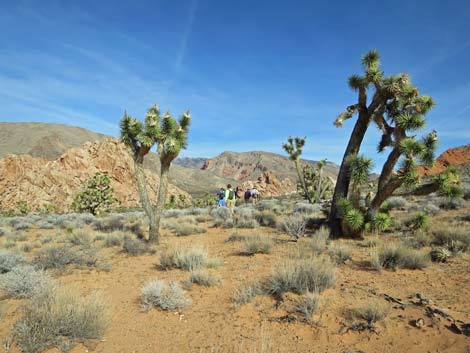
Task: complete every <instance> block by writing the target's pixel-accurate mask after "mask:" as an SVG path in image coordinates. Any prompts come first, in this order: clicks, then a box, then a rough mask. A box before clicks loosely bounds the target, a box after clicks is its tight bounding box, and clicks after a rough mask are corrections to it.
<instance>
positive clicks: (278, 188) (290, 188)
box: [239, 172, 295, 198]
mask: <svg viewBox="0 0 470 353" xmlns="http://www.w3.org/2000/svg"><path fill="white" fill-rule="evenodd" d="M253 187H256V188H257V189H258V191H259V193H260V195H261V197H262V198H264V197H274V196H283V195H289V194H292V193H293V192H295V185H293V183H292V181H291V180H290V179H288V178H285V179H284V180H282V181H280V180H279V179H278V178H277V177H276V176H275V175H274V173H272V172H264V173H263V174H262V175H261V176H260V177H259V178H258V180H257V181H245V182H244V183H242V184H241V185H240V186H239V188H240V189H241V190H242V193H244V192H245V191H246V190H247V189H251V188H253Z"/></svg>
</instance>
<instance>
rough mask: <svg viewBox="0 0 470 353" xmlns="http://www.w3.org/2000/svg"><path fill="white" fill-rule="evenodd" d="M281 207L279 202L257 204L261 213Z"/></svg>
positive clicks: (268, 201) (272, 200)
mask: <svg viewBox="0 0 470 353" xmlns="http://www.w3.org/2000/svg"><path fill="white" fill-rule="evenodd" d="M278 206H279V203H278V200H275V199H271V200H261V201H259V202H258V203H257V204H256V209H258V210H260V211H265V210H273V211H274V209H276V208H277V207H278Z"/></svg>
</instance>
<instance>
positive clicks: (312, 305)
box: [295, 292, 320, 322]
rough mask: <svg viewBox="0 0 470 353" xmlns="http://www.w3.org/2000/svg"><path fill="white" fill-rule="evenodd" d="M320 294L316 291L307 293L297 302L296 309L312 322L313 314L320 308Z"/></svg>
mask: <svg viewBox="0 0 470 353" xmlns="http://www.w3.org/2000/svg"><path fill="white" fill-rule="evenodd" d="M319 303H320V295H319V294H318V293H315V292H307V293H305V294H304V295H303V296H302V297H301V298H300V299H299V301H298V302H297V304H296V306H295V310H296V311H297V312H299V313H301V314H303V315H304V316H305V318H306V319H307V321H308V322H311V320H312V316H313V314H315V312H316V311H317V309H318V305H319Z"/></svg>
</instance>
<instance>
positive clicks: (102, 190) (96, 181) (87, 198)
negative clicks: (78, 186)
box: [72, 172, 116, 215]
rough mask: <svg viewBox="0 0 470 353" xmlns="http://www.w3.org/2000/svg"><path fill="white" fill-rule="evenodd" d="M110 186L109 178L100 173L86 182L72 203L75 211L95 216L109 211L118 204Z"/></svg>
mask: <svg viewBox="0 0 470 353" xmlns="http://www.w3.org/2000/svg"><path fill="white" fill-rule="evenodd" d="M110 184H111V180H110V179H109V177H108V176H107V175H106V174H104V173H100V172H98V173H96V174H95V175H94V176H93V177H92V178H90V179H88V180H86V181H85V182H84V183H83V184H82V190H81V191H80V193H79V194H78V195H77V196H76V197H75V199H74V201H73V203H72V208H73V209H74V211H75V212H89V213H91V214H93V215H97V214H98V213H100V212H101V211H107V210H108V209H109V207H110V206H111V205H112V204H114V203H116V199H115V198H114V197H113V189H112V188H111V186H110Z"/></svg>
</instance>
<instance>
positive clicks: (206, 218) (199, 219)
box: [194, 214, 212, 223]
mask: <svg viewBox="0 0 470 353" xmlns="http://www.w3.org/2000/svg"><path fill="white" fill-rule="evenodd" d="M194 218H195V219H196V222H197V223H204V222H209V221H210V220H211V219H212V217H211V216H209V215H208V214H201V215H198V216H196V217H194Z"/></svg>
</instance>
